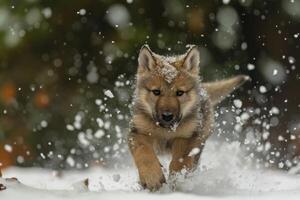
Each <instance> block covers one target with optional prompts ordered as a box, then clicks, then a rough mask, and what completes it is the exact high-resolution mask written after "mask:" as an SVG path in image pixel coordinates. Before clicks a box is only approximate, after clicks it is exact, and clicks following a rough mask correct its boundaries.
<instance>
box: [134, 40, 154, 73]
mask: <svg viewBox="0 0 300 200" xmlns="http://www.w3.org/2000/svg"><path fill="white" fill-rule="evenodd" d="M138 62H139V69H138V71H140V70H141V71H142V72H143V71H145V70H149V71H150V70H152V69H153V68H154V66H155V60H154V57H153V52H152V51H151V49H150V48H149V46H148V45H144V46H142V48H141V50H140V53H139V58H138Z"/></svg>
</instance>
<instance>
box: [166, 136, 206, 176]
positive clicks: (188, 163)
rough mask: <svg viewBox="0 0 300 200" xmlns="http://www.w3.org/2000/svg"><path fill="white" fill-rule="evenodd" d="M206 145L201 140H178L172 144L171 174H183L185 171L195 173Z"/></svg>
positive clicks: (195, 138) (194, 138)
mask: <svg viewBox="0 0 300 200" xmlns="http://www.w3.org/2000/svg"><path fill="white" fill-rule="evenodd" d="M203 146H204V143H203V142H202V140H201V139H200V138H197V137H191V138H176V139H174V141H173V143H172V161H171V163H170V166H169V170H170V174H171V175H172V174H176V173H178V172H182V170H183V169H185V170H187V171H189V172H190V171H193V170H195V168H196V167H197V165H198V160H199V158H200V154H201V152H202V149H203Z"/></svg>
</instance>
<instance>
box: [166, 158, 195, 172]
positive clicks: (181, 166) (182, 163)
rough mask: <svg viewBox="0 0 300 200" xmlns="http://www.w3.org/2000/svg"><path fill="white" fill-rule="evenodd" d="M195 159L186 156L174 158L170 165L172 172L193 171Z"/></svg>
mask: <svg viewBox="0 0 300 200" xmlns="http://www.w3.org/2000/svg"><path fill="white" fill-rule="evenodd" d="M194 167H195V166H194V159H193V158H192V157H189V156H188V157H185V158H184V159H183V158H181V159H179V160H172V161H171V163H170V166H169V169H170V174H177V173H182V172H188V171H192V170H193V169H194Z"/></svg>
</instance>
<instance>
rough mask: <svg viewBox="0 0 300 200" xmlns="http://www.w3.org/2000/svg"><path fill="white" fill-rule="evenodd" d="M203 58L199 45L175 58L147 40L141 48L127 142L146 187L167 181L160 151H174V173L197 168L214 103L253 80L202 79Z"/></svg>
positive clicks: (210, 121)
mask: <svg viewBox="0 0 300 200" xmlns="http://www.w3.org/2000/svg"><path fill="white" fill-rule="evenodd" d="M199 62H200V54H199V50H198V48H197V47H196V46H190V48H189V49H188V51H187V52H186V53H185V54H183V55H177V56H171V57H167V56H162V55H158V54H156V53H154V52H152V51H151V49H150V48H149V47H148V46H147V45H144V46H143V47H142V48H141V50H140V53H139V57H138V69H137V80H136V90H135V98H134V105H133V118H132V121H131V127H130V133H129V136H128V145H129V149H130V151H131V154H132V156H133V158H134V161H135V164H136V166H137V168H138V172H139V177H140V183H141V185H142V186H143V187H144V188H148V189H150V190H157V189H159V188H160V187H161V185H162V184H163V183H164V182H165V181H166V179H165V176H164V174H163V171H162V169H161V164H160V162H159V160H158V158H157V156H156V153H159V152H161V151H162V150H169V152H170V153H171V154H172V160H171V163H170V165H169V171H170V175H172V174H176V173H178V172H181V170H183V169H185V170H186V171H192V170H193V169H195V167H196V166H197V164H198V160H199V157H200V154H201V152H202V149H203V147H204V144H205V141H206V140H207V138H208V137H209V136H210V134H211V133H212V130H213V125H214V119H213V118H214V113H213V107H214V106H215V105H216V104H217V103H219V102H220V101H221V100H222V99H223V98H225V97H226V96H227V95H228V94H229V93H230V92H232V91H233V90H235V89H236V88H238V87H239V86H240V85H241V84H243V83H244V82H245V81H246V80H248V79H249V77H248V76H243V75H238V76H235V77H233V78H230V79H225V80H221V81H216V82H209V83H202V82H201V80H200V76H199Z"/></svg>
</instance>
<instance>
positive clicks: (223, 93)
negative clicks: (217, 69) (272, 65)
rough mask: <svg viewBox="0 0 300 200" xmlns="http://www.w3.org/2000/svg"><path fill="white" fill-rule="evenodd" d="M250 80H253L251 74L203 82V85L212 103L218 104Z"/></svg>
mask: <svg viewBox="0 0 300 200" xmlns="http://www.w3.org/2000/svg"><path fill="white" fill-rule="evenodd" d="M249 80H251V79H250V77H249V76H245V75H238V76H235V77H233V78H229V79H224V80H220V81H215V82H209V83H203V87H204V88H205V89H206V91H207V93H208V96H209V98H210V99H211V102H212V104H213V105H216V104H218V103H220V102H221V101H222V100H223V99H225V98H226V97H227V96H228V95H229V94H230V93H231V92H233V91H234V90H235V89H237V88H239V87H240V86H241V85H242V84H243V83H245V82H246V81H249Z"/></svg>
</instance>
